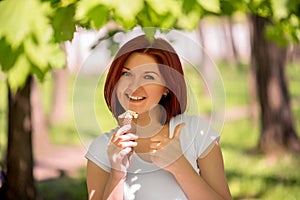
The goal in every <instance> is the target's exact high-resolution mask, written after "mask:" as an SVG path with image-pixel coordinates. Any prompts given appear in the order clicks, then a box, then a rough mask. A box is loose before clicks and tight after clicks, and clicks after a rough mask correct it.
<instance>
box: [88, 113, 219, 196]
mask: <svg viewBox="0 0 300 200" xmlns="http://www.w3.org/2000/svg"><path fill="white" fill-rule="evenodd" d="M182 122H184V123H185V126H183V127H182V129H181V133H180V143H181V148H182V152H183V153H184V156H185V157H186V158H187V160H188V161H189V162H190V164H191V165H192V166H193V168H194V170H195V171H196V172H197V173H199V169H198V167H197V159H198V158H199V157H203V156H205V155H206V154H207V153H208V152H209V151H210V150H211V148H212V147H213V144H214V141H216V140H218V139H219V135H218V133H216V132H215V131H214V130H213V128H212V127H211V126H210V124H208V123H207V122H206V121H204V120H202V119H201V118H199V117H198V116H188V115H184V114H181V115H178V116H176V117H173V118H172V119H171V120H170V125H169V131H170V132H169V134H171V135H172V134H173V133H174V129H175V127H176V126H177V125H178V124H180V123H182ZM113 133H114V130H112V131H111V132H109V133H105V134H103V135H101V136H99V137H97V138H96V139H95V140H94V141H93V142H92V144H91V145H90V147H89V150H88V152H87V154H86V158H87V159H89V160H91V161H92V162H94V163H95V164H96V165H98V166H99V167H100V168H102V169H103V170H105V171H107V172H110V162H109V158H108V155H107V145H108V143H109V141H110V138H111V137H112V135H113ZM124 199H126V200H136V199H137V200H140V199H142V200H148V199H149V200H150V199H151V200H153V199H155V200H171V199H172V200H183V199H187V197H186V196H185V194H184V192H183V191H182V189H181V188H180V186H179V184H178V183H177V181H176V179H175V177H174V176H173V175H172V174H171V173H169V172H167V171H165V170H163V169H160V168H158V167H156V166H155V165H154V164H152V163H149V162H146V161H144V160H143V159H141V158H140V157H139V156H138V155H137V154H135V153H133V155H132V162H131V165H130V167H129V168H128V169H127V176H126V182H125V186H124Z"/></svg>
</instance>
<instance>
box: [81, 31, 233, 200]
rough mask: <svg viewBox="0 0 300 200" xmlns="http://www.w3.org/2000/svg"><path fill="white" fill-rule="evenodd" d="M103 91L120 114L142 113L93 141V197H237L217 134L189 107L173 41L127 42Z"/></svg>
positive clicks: (90, 182)
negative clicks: (228, 181)
mask: <svg viewBox="0 0 300 200" xmlns="http://www.w3.org/2000/svg"><path fill="white" fill-rule="evenodd" d="M112 77H113V78H112ZM104 96H105V100H106V103H107V105H108V107H109V109H110V110H111V112H112V113H113V115H114V116H115V118H116V119H118V116H120V115H121V116H123V115H124V114H122V113H124V112H125V111H126V113H127V114H128V113H134V114H136V115H135V116H136V117H134V118H133V117H130V116H129V118H130V120H128V121H127V122H128V123H125V124H124V123H121V122H119V125H120V126H119V127H117V128H115V129H113V130H112V131H110V132H109V133H105V134H103V135H102V136H99V137H97V138H96V139H95V140H94V141H93V142H92V144H91V145H90V147H89V150H88V152H87V154H86V158H87V159H88V163H87V186H88V191H89V199H131V200H134V199H143V200H144V199H158V200H165V199H205V200H209V199H231V195H230V192H229V188H228V185H227V181H226V176H225V172H224V165H223V158H222V153H221V150H220V147H219V143H218V141H219V135H218V133H216V132H215V131H214V130H213V129H212V128H211V127H210V125H209V124H208V123H206V122H205V121H204V120H202V119H201V118H200V117H198V116H189V115H187V114H184V112H185V110H186V104H187V89H186V84H185V80H184V74H183V70H182V66H181V63H180V60H179V57H178V55H177V54H176V52H175V51H174V49H173V48H172V46H171V45H170V44H169V43H168V42H167V41H165V40H163V39H155V40H154V41H152V42H150V41H149V40H148V39H147V38H146V37H145V36H144V35H142V36H139V37H136V38H134V39H132V40H130V41H129V42H127V43H126V44H124V45H123V46H122V47H121V49H120V50H119V52H118V53H117V55H116V57H115V59H114V61H113V62H112V64H111V66H110V69H109V72H108V74H107V79H106V82H105V86H104ZM129 110H130V111H129ZM124 116H127V115H124ZM133 130H134V131H133ZM162 186H163V187H162Z"/></svg>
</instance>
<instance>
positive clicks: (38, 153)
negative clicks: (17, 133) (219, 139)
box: [34, 106, 250, 181]
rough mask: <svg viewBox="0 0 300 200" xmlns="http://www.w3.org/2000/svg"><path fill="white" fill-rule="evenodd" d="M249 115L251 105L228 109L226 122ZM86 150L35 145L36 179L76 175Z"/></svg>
mask: <svg viewBox="0 0 300 200" xmlns="http://www.w3.org/2000/svg"><path fill="white" fill-rule="evenodd" d="M248 116H250V108H249V107H247V106H241V107H234V108H231V109H228V110H226V114H225V122H228V121H235V120H238V119H242V118H245V117H248ZM86 151H87V149H86V147H85V146H83V145H77V146H62V145H60V146H57V145H53V144H48V145H47V144H43V145H35V146H34V152H35V153H34V156H35V167H34V176H35V179H36V180H37V181H42V180H47V179H55V178H59V177H61V176H64V175H67V176H71V177H76V176H77V175H78V173H79V172H80V170H82V169H83V168H84V167H85V165H86V159H85V157H84V155H85V153H86Z"/></svg>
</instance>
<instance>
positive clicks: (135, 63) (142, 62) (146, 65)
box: [123, 53, 159, 72]
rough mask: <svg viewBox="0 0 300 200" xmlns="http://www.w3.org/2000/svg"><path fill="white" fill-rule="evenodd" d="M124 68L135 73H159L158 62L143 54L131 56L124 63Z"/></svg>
mask: <svg viewBox="0 0 300 200" xmlns="http://www.w3.org/2000/svg"><path fill="white" fill-rule="evenodd" d="M123 68H124V69H127V70H134V71H147V70H154V71H157V72H159V69H158V64H157V62H156V60H155V59H154V58H153V57H152V56H150V55H147V54H143V53H133V54H131V55H130V56H129V57H128V59H127V60H126V62H125V63H124V66H123Z"/></svg>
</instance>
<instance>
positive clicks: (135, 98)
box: [127, 95, 144, 101]
mask: <svg viewBox="0 0 300 200" xmlns="http://www.w3.org/2000/svg"><path fill="white" fill-rule="evenodd" d="M127 96H128V97H129V99H130V100H135V101H137V100H142V99H144V97H136V96H131V95H127Z"/></svg>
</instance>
